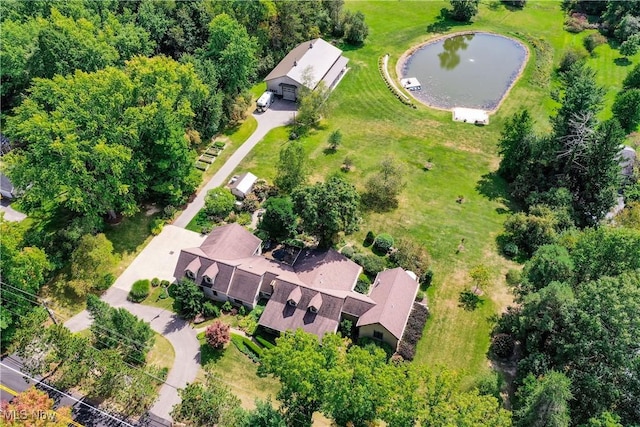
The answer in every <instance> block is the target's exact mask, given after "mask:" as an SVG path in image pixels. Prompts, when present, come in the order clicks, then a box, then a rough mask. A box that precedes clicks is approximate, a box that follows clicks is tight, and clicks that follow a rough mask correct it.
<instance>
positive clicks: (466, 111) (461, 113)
mask: <svg viewBox="0 0 640 427" xmlns="http://www.w3.org/2000/svg"><path fill="white" fill-rule="evenodd" d="M453 121H454V122H464V123H471V124H475V125H488V124H489V113H487V112H486V111H484V110H476V109H474V108H454V109H453Z"/></svg>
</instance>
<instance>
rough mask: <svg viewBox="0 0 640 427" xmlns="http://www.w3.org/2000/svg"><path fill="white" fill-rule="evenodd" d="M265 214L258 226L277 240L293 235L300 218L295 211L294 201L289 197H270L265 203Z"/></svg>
mask: <svg viewBox="0 0 640 427" xmlns="http://www.w3.org/2000/svg"><path fill="white" fill-rule="evenodd" d="M264 209H265V210H264V214H263V215H262V219H261V220H260V223H259V224H258V228H259V229H261V230H264V231H266V232H267V233H268V234H269V237H271V238H272V239H275V240H277V241H282V240H286V239H288V238H290V237H292V236H293V233H294V232H295V229H296V224H297V221H298V218H297V217H296V214H295V213H294V212H293V202H292V201H291V199H290V198H288V197H270V198H268V199H267V201H266V202H265V203H264Z"/></svg>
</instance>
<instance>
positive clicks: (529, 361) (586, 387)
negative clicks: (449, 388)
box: [492, 2, 640, 427]
mask: <svg viewBox="0 0 640 427" xmlns="http://www.w3.org/2000/svg"><path fill="white" fill-rule="evenodd" d="M616 3H617V2H616ZM638 70H639V68H638V67H636V68H635V69H634V70H633V71H632V72H631V73H629V75H628V77H627V79H626V80H625V83H624V85H625V90H624V91H623V92H621V93H620V94H619V95H618V98H617V100H616V104H618V103H621V102H622V101H620V98H621V96H624V94H625V93H628V92H630V91H632V90H633V89H634V86H633V85H634V84H635V83H633V82H634V80H636V79H637V77H636V76H637V75H638V72H639V71H638ZM561 79H562V95H561V97H560V107H559V108H558V110H557V113H556V114H555V115H554V116H553V117H552V118H551V124H552V128H553V130H552V132H550V133H548V134H539V133H536V132H534V130H533V129H534V123H533V120H532V118H531V116H530V115H529V113H528V111H526V110H523V111H520V112H518V113H516V114H515V115H514V116H512V117H511V118H510V119H509V120H508V121H507V123H506V125H505V128H504V130H503V133H502V137H501V140H500V149H501V154H502V156H503V159H502V161H501V164H500V168H499V174H500V175H501V176H502V177H504V178H505V179H506V181H507V182H508V183H509V185H510V189H511V194H512V196H513V197H514V198H515V199H516V200H517V201H518V202H519V203H521V204H522V205H523V206H524V208H525V211H524V212H519V213H516V214H514V215H512V216H511V217H510V218H509V219H508V220H507V221H506V223H505V231H504V234H503V235H502V236H501V237H500V240H502V242H501V243H502V248H503V251H504V252H505V254H507V255H509V256H512V257H516V258H519V259H521V260H527V261H526V263H525V265H524V269H523V272H522V274H521V275H520V274H518V273H516V272H510V274H509V275H508V277H507V280H508V281H509V282H510V283H511V284H512V285H513V287H514V288H513V289H514V292H515V295H516V301H517V302H518V303H519V306H517V307H510V308H509V309H508V311H507V313H506V314H504V315H503V316H502V317H501V318H500V319H499V321H498V323H497V326H496V328H495V330H494V334H493V343H492V352H493V354H494V355H496V356H497V357H512V355H513V353H514V350H515V348H516V345H517V346H519V348H520V351H519V353H518V357H519V360H518V371H517V372H518V375H517V378H516V387H517V390H518V391H517V393H516V396H515V397H516V399H515V402H514V412H513V420H514V424H515V425H517V426H523V427H524V426H531V425H553V426H569V425H588V426H596V425H610V426H621V425H634V423H637V421H638V420H639V419H640V409H639V408H638V405H637V402H638V401H640V387H639V384H640V353H639V351H638V350H639V348H638V343H640V228H639V226H638V224H639V222H638V221H635V220H634V216H633V213H634V212H635V210H636V209H637V208H636V207H635V205H634V203H631V205H630V206H629V207H628V208H626V209H625V210H624V211H623V214H622V215H621V216H620V218H621V220H620V221H616V220H615V219H614V221H615V223H614V224H613V225H607V224H603V223H602V222H601V220H602V219H603V218H604V216H605V214H606V213H607V212H608V211H609V210H610V208H611V207H612V206H613V205H614V202H615V198H616V197H617V195H618V191H619V190H620V189H622V190H623V192H624V194H625V195H626V196H627V202H633V200H636V199H635V198H634V197H635V196H633V194H634V191H635V190H634V188H636V187H637V180H638V177H637V176H632V177H630V178H626V179H624V180H623V178H622V175H621V170H620V165H619V152H620V148H621V144H622V143H623V142H624V138H625V134H626V132H630V131H632V130H634V129H635V128H636V127H637V125H638V122H637V119H635V118H634V117H635V116H636V115H637V110H634V108H637V107H633V108H614V117H613V118H612V119H609V120H606V121H604V122H602V121H599V120H598V119H597V115H598V113H599V112H600V109H601V105H602V100H603V94H604V90H603V89H602V88H600V87H599V86H598V85H597V84H596V81H595V74H594V72H593V71H592V70H591V69H589V68H588V67H586V66H585V65H584V63H582V62H581V61H577V62H575V63H574V64H573V65H571V66H569V67H568V68H567V70H565V71H563V72H561ZM623 110H624V111H623ZM630 117H631V119H630ZM620 122H622V123H624V124H625V126H624V129H623V128H622V127H621V126H620ZM636 215H637V213H636ZM616 218H617V217H616Z"/></svg>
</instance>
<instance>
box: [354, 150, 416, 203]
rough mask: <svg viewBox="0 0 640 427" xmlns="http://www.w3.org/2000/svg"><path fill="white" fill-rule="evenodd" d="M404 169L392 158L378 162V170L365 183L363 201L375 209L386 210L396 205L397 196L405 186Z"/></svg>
mask: <svg viewBox="0 0 640 427" xmlns="http://www.w3.org/2000/svg"><path fill="white" fill-rule="evenodd" d="M405 184H406V183H405V181H404V169H403V167H402V166H401V165H400V164H399V163H398V162H397V160H395V159H393V158H386V159H384V160H383V161H382V162H380V170H379V171H378V173H376V174H375V175H374V176H372V177H371V178H369V179H368V180H367V182H366V184H365V189H366V190H365V193H364V194H363V197H362V199H363V202H364V203H365V204H366V205H367V207H369V208H371V209H373V210H376V211H387V210H390V209H394V208H396V207H398V196H399V195H400V192H402V189H403V188H404V186H405Z"/></svg>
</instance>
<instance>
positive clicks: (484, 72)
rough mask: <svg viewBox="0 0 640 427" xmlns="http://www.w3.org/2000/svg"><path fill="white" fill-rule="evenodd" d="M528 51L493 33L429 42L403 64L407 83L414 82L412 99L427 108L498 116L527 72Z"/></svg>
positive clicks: (466, 35)
mask: <svg viewBox="0 0 640 427" xmlns="http://www.w3.org/2000/svg"><path fill="white" fill-rule="evenodd" d="M527 56H528V51H527V48H526V47H525V46H524V45H523V44H522V43H520V42H518V41H516V40H513V39H510V38H507V37H503V36H499V35H496V34H490V33H467V34H459V35H454V36H451V37H447V38H443V39H439V40H435V41H433V42H427V43H426V44H425V45H423V46H421V47H420V48H418V49H417V50H416V51H414V52H413V53H412V54H411V55H410V56H409V57H408V58H407V59H406V61H404V63H401V64H400V66H401V72H400V74H401V76H402V78H409V77H415V78H417V79H418V81H419V82H420V84H421V88H420V89H418V90H414V91H412V92H411V93H412V94H413V95H414V96H415V97H416V98H417V99H418V100H419V101H422V102H423V103H425V104H427V105H429V106H432V107H435V108H442V109H446V110H449V109H452V108H454V107H465V108H477V109H482V110H488V111H493V110H495V109H497V108H498V106H499V105H500V102H501V100H502V98H503V97H504V96H505V95H506V94H507V93H508V91H509V89H510V88H511V86H512V85H513V84H514V83H515V81H516V80H517V78H518V77H519V75H520V72H521V71H522V70H523V69H524V65H525V63H526V60H527Z"/></svg>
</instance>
